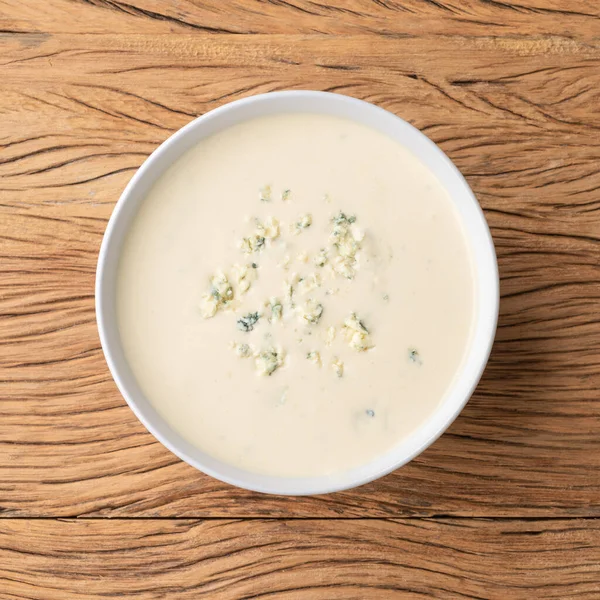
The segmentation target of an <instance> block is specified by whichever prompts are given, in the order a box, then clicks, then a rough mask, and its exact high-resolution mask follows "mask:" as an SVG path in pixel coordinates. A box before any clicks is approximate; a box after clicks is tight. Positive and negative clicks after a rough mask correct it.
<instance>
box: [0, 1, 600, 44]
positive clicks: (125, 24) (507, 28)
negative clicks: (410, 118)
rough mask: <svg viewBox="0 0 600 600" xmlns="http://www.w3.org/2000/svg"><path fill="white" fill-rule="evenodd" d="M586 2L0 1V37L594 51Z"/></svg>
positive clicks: (593, 8) (599, 13)
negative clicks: (376, 40) (196, 37)
mask: <svg viewBox="0 0 600 600" xmlns="http://www.w3.org/2000/svg"><path fill="white" fill-rule="evenodd" d="M598 17H600V9H599V7H598V5H597V3H596V2H593V0H570V1H569V2H568V3H565V2H564V0H518V1H515V0H502V1H498V0H460V2H459V1H457V0H435V1H434V0H327V1H326V2H325V1H317V0H286V1H282V0H228V1H227V2H222V1H221V0H203V1H202V2H194V1H193V0H178V1H177V2H165V1H164V0H45V1H44V2H41V1H39V0H37V1H36V0H29V1H27V2H22V1H21V0H3V1H2V2H1V3H0V31H8V32H22V33H33V32H42V33H69V34H70V33H102V34H105V33H151V34H156V33H176V34H179V33H190V32H197V33H204V32H208V33H213V34H215V33H236V34H240V33H245V34H257V33H268V34H277V33H285V34H294V33H304V34H313V33H324V34H338V35H348V34H353V35H354V34H363V33H374V34H376V35H386V36H392V37H393V36H398V35H410V36H415V37H420V36H422V35H424V33H425V32H427V33H428V34H439V35H456V36H464V37H470V36H484V37H485V36H497V35H500V36H515V37H518V38H521V39H524V38H527V37H531V36H540V37H541V36H544V35H549V34H552V35H555V36H561V37H563V38H564V39H562V40H556V42H558V43H559V44H568V43H569V42H570V41H571V40H573V39H579V40H583V41H587V42H589V43H592V44H594V43H595V44H597V43H598V22H597V19H598Z"/></svg>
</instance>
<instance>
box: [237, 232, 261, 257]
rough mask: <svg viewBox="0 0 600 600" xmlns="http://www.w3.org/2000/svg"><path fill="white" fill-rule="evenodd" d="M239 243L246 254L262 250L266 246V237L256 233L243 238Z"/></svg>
mask: <svg viewBox="0 0 600 600" xmlns="http://www.w3.org/2000/svg"><path fill="white" fill-rule="evenodd" d="M238 245H239V247H240V248H241V250H242V252H244V253H245V254H252V253H253V252H260V251H261V250H262V249H263V248H264V247H265V238H264V236H262V235H258V234H254V235H251V236H250V237H245V238H242V239H241V240H240V242H239V244H238Z"/></svg>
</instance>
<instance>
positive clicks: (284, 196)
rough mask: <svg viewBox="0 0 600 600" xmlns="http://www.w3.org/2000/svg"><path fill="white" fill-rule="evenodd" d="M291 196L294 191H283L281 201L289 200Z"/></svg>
mask: <svg viewBox="0 0 600 600" xmlns="http://www.w3.org/2000/svg"><path fill="white" fill-rule="evenodd" d="M291 194H292V190H283V192H281V199H282V200H289V199H290V196H291Z"/></svg>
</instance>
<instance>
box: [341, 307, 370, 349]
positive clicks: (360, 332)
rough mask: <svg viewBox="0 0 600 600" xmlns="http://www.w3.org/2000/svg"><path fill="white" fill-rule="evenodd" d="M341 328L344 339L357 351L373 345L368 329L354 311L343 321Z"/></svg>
mask: <svg viewBox="0 0 600 600" xmlns="http://www.w3.org/2000/svg"><path fill="white" fill-rule="evenodd" d="M343 328H344V334H345V337H346V341H347V342H348V344H349V345H350V347H351V348H353V349H354V350H356V351H357V352H364V351H365V350H369V349H370V348H372V347H373V343H372V341H371V336H370V334H369V330H368V329H367V328H366V327H365V325H364V323H363V322H362V321H360V320H359V318H358V317H357V316H356V314H355V313H352V314H351V315H350V316H349V317H348V318H347V319H346V320H345V321H344V325H343Z"/></svg>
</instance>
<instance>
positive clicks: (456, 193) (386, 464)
mask: <svg viewBox="0 0 600 600" xmlns="http://www.w3.org/2000/svg"><path fill="white" fill-rule="evenodd" d="M292 112H305V113H306V112H309V113H311V112H312V113H321V114H330V115H334V116H338V117H345V118H348V119H351V120H354V121H357V122H359V123H362V124H363V125H366V126H369V127H371V128H373V129H376V130H379V131H381V132H382V133H384V134H386V135H387V136H389V137H391V138H393V139H395V140H397V141H398V142H400V143H401V144H403V145H404V146H405V147H407V148H408V149H409V150H411V151H412V152H413V154H415V155H416V156H417V157H418V158H419V159H420V160H421V162H422V163H424V164H425V165H426V166H427V167H428V168H429V169H430V170H431V171H432V172H433V173H435V175H436V176H437V177H438V179H439V181H440V183H441V184H442V185H443V186H444V187H445V188H446V190H447V191H448V193H449V195H450V197H451V199H452V202H453V203H454V205H455V206H456V208H457V210H458V212H459V215H460V218H461V221H462V224H463V228H464V231H465V234H466V237H467V242H468V244H469V247H470V251H471V254H472V257H473V262H474V270H475V278H476V284H475V285H476V301H475V304H476V307H477V315H476V319H475V323H474V329H473V334H472V339H471V344H470V348H469V349H468V351H467V356H466V358H465V360H464V362H463V368H462V371H461V372H460V373H459V374H458V376H457V377H456V378H455V380H454V383H453V385H452V386H451V388H450V389H449V390H448V392H447V393H446V396H445V397H444V399H443V401H442V402H441V403H440V406H439V408H438V410H437V411H436V412H435V413H434V414H433V415H432V416H431V417H430V418H429V420H427V421H426V422H425V423H424V424H423V425H422V426H421V427H419V428H418V429H416V430H415V431H414V432H413V433H412V434H411V435H410V436H409V437H407V438H406V439H404V440H402V441H401V442H400V443H399V444H398V445H396V446H395V447H394V448H393V449H391V450H390V451H389V452H387V453H386V454H384V455H381V456H379V457H377V458H376V459H375V460H373V461H371V462H369V463H367V464H365V465H362V466H359V467H356V468H354V469H351V470H349V471H345V472H342V473H338V474H334V475H329V476H326V477H310V478H284V477H273V476H265V475H257V474H254V473H250V472H247V471H242V470H240V469H237V468H235V467H233V466H231V465H229V464H226V463H223V462H221V461H219V460H216V459H215V458H213V457H211V456H210V455H208V454H206V453H205V452H203V451H202V450H200V449H198V448H196V447H195V446H193V445H192V444H190V443H189V442H187V441H186V440H185V439H183V438H182V437H181V436H180V435H179V434H178V433H177V432H176V431H174V430H173V429H171V428H170V427H169V425H167V423H166V422H165V421H164V420H163V419H162V417H161V416H160V415H159V414H158V413H157V412H156V410H155V409H154V408H153V406H152V405H151V404H150V402H149V401H148V400H147V399H146V398H145V396H144V394H143V393H142V391H141V390H140V388H139V386H138V384H137V382H136V380H135V377H134V376H133V373H132V372H131V370H130V368H129V366H128V364H127V360H126V359H125V355H124V351H123V348H122V345H121V340H120V337H119V332H118V328H117V319H116V281H117V269H118V263H119V256H120V253H121V249H122V246H123V242H124V239H125V237H126V234H127V231H128V229H129V227H130V224H131V222H132V220H133V219H134V218H135V215H136V212H137V210H138V208H139V206H140V204H141V203H142V202H143V200H144V198H145V196H146V194H147V193H148V191H149V190H150V189H151V187H152V186H153V185H154V183H155V182H156V180H157V179H158V178H159V177H160V176H161V175H162V173H163V172H164V171H165V170H166V169H167V168H168V167H169V166H170V165H171V164H172V163H173V162H174V161H176V160H177V159H178V158H179V157H180V156H181V155H183V154H184V153H185V152H187V150H189V149H190V148H192V147H193V146H194V145H196V144H197V143H198V142H199V141H200V140H201V139H203V138H205V137H207V136H210V135H212V134H213V133H216V132H217V131H220V130H222V129H225V128H227V127H229V126H231V125H234V124H237V123H239V122H241V121H246V120H248V119H252V118H255V117H260V116H267V115H272V114H277V113H292ZM498 295H499V292H498V270H497V263H496V256H495V252H494V246H493V242H492V238H491V236H490V232H489V229H488V226H487V223H486V221H485V218H484V216H483V213H482V211H481V209H480V207H479V204H478V203H477V200H476V199H475V197H474V195H473V193H472V192H471V190H470V188H469V186H468V185H467V183H466V181H465V180H464V178H463V177H462V175H461V174H460V172H459V171H458V170H457V169H456V167H455V166H454V165H453V163H452V162H451V161H450V159H448V157H447V156H446V155H445V154H444V153H443V152H442V151H441V150H440V149H439V148H438V147H437V146H436V145H435V144H434V143H433V142H432V141H431V140H429V139H428V138H427V137H426V136H425V135H423V134H422V133H421V132H420V131H418V130H417V129H415V128H414V127H412V126H411V125H410V124H408V123H407V122H405V121H403V120H402V119H400V118H398V117H396V116H395V115H393V114H391V113H389V112H387V111H385V110H383V109H381V108H378V107H376V106H374V105H372V104H369V103H367V102H363V101H361V100H356V99H354V98H350V97H348V96H342V95H338V94H330V93H325V92H311V91H290V92H274V93H270V94H263V95H259V96H253V97H250V98H246V99H243V100H238V101H236V102H233V103H231V104H227V105H225V106H223V107H221V108H218V109H216V110H214V111H212V112H210V113H207V114H205V115H204V116H202V117H200V118H198V119H196V120H195V121H192V122H191V123H189V124H188V125H186V126H185V127H184V128H183V129H181V130H179V131H178V132H177V133H175V134H174V135H173V136H172V137H170V138H169V139H168V140H167V141H166V142H164V143H163V144H162V145H161V146H160V147H159V148H158V149H157V150H156V151H155V152H154V153H153V154H152V155H151V156H150V157H149V158H148V159H147V160H146V162H145V163H144V164H143V165H142V167H141V168H140V169H139V170H138V171H137V172H136V174H135V175H134V176H133V178H132V179H131V181H130V182H129V184H128V186H127V187H126V189H125V191H124V192H123V194H122V196H121V198H120V199H119V201H118V203H117V206H116V208H115V210H114V212H113V214H112V216H111V219H110V222H109V224H108V228H107V230H106V234H105V236H104V240H103V242H102V248H101V251H100V256H99V261H98V272H97V278H96V315H97V320H98V328H99V332H100V339H101V343H102V348H103V350H104V354H105V356H106V360H107V363H108V366H109V368H110V370H111V373H112V375H113V377H114V379H115V382H116V383H117V386H118V388H119V390H120V391H121V393H122V395H123V396H124V398H125V399H126V401H127V402H128V404H129V406H130V407H131V408H132V410H133V411H134V413H135V414H136V416H137V417H138V418H139V419H140V421H142V423H143V424H144V425H145V426H146V428H147V429H148V430H149V431H150V432H151V433H152V434H153V435H154V436H155V437H156V438H157V439H158V440H159V441H161V442H162V443H163V444H164V445H165V446H166V447H167V448H169V449H170V450H171V451H172V452H173V453H174V454H176V455H177V456H179V457H180V458H181V459H183V460H185V461H186V462H188V463H189V464H190V465H192V466H194V467H196V468H198V469H200V470H201V471H204V472H205V473H207V474H209V475H212V476H213V477H216V478H217V479H220V480H222V481H226V482H228V483H231V484H234V485H237V486H240V487H244V488H247V489H251V490H256V491H261V492H267V493H276V494H318V493H328V492H333V491H338V490H342V489H347V488H350V487H355V486H357V485H361V484H363V483H366V482H368V481H371V480H373V479H376V478H377V477H380V476H382V475H384V474H386V473H389V472H390V471H392V470H394V469H395V468H397V467H399V466H401V465H403V464H405V463H406V462H408V461H409V460H411V459H412V458H414V457H415V456H416V455H417V454H419V453H420V452H421V451H423V450H424V449H425V448H426V447H427V446H428V445H429V444H431V443H432V442H433V441H434V440H435V439H437V437H439V435H441V434H442V433H443V432H444V430H445V429H446V428H447V427H448V426H449V425H450V423H452V421H453V420H454V419H455V418H456V416H457V415H458V413H459V412H460V411H461V409H462V408H463V406H464V405H465V404H466V402H467V400H468V399H469V397H470V395H471V394H472V392H473V390H474V389H475V386H476V385H477V382H478V381H479V378H480V377H481V374H482V372H483V369H484V367H485V364H486V362H487V359H488V357H489V353H490V350H491V346H492V342H493V338H494V334H495V329H496V321H497V316H498Z"/></svg>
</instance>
